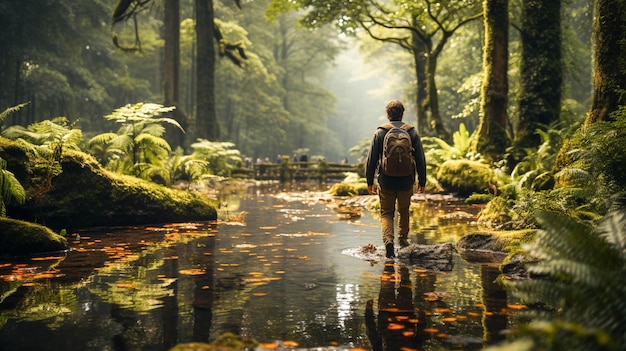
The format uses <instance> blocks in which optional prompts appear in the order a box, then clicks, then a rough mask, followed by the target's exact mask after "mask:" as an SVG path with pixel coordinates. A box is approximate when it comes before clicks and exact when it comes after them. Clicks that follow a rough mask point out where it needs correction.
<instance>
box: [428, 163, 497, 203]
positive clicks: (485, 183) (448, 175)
mask: <svg viewBox="0 0 626 351" xmlns="http://www.w3.org/2000/svg"><path fill="white" fill-rule="evenodd" d="M437 180H438V181H439V183H440V184H441V186H442V187H443V188H444V189H445V191H448V192H451V193H457V194H458V195H460V196H468V195H470V194H472V193H487V192H488V191H489V184H495V175H494V172H493V170H492V169H491V168H489V166H488V165H486V164H484V163H480V162H477V161H470V160H448V161H446V162H444V163H443V164H442V165H441V167H439V172H438V173H437Z"/></svg>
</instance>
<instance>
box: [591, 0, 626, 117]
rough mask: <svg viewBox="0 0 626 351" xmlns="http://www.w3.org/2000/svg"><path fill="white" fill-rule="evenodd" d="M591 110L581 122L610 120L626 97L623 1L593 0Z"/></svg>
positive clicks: (625, 6) (625, 12)
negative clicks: (592, 89) (593, 46)
mask: <svg viewBox="0 0 626 351" xmlns="http://www.w3.org/2000/svg"><path fill="white" fill-rule="evenodd" d="M593 30H594V41H595V48H594V53H593V56H594V63H595V67H594V75H593V78H594V79H593V88H594V91H593V100H592V103H591V111H590V113H589V114H588V115H587V120H586V121H585V124H589V123H593V122H598V121H604V120H607V121H610V120H611V116H610V113H611V112H614V111H615V110H617V107H618V106H619V105H624V99H625V98H626V93H624V91H625V90H626V55H625V53H626V1H624V0H596V1H595V22H594V28H593Z"/></svg>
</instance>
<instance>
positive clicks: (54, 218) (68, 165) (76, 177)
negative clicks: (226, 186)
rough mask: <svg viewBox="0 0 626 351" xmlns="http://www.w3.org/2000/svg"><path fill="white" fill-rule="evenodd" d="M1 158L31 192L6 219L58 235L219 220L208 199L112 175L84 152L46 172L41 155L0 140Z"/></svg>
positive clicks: (65, 156)
mask: <svg viewBox="0 0 626 351" xmlns="http://www.w3.org/2000/svg"><path fill="white" fill-rule="evenodd" d="M29 155H30V156H29ZM0 157H1V158H3V159H4V160H6V162H7V169H8V170H9V171H11V172H12V173H13V174H14V175H15V177H16V178H17V179H18V180H19V182H20V183H21V184H22V186H23V187H24V188H25V189H26V192H27V199H26V201H25V202H24V203H23V204H16V203H9V204H7V211H6V213H7V217H10V218H14V219H19V220H23V221H27V222H32V223H38V224H41V225H44V226H46V227H49V228H51V229H52V230H53V231H57V232H59V231H61V230H63V229H67V230H72V229H79V228H89V227H100V226H106V227H110V226H123V225H138V224H153V223H168V222H185V221H210V220H215V219H217V211H216V206H215V200H212V199H209V198H208V197H207V196H205V195H203V194H200V193H198V192H193V191H185V190H177V189H171V188H168V187H165V186H162V185H158V184H155V183H151V182H148V181H145V180H140V179H138V178H135V177H130V176H122V175H118V174H115V173H112V172H109V171H107V170H105V169H104V168H103V167H102V166H101V165H100V164H99V163H98V162H97V161H96V160H95V159H94V158H93V157H91V156H90V155H87V154H85V153H83V152H80V151H74V150H64V151H63V153H62V155H61V156H60V157H58V158H56V159H55V160H54V161H51V162H50V168H49V169H46V168H43V167H41V155H37V157H38V158H37V159H35V158H33V156H32V153H31V152H29V151H28V150H26V149H24V148H23V147H22V146H21V145H19V144H18V143H15V142H11V141H8V140H7V139H4V138H2V137H0ZM50 169H52V171H50Z"/></svg>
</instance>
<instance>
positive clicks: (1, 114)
mask: <svg viewBox="0 0 626 351" xmlns="http://www.w3.org/2000/svg"><path fill="white" fill-rule="evenodd" d="M26 105H28V102H25V103H21V104H18V105H15V106H11V107H9V108H7V109H6V110H4V111H2V112H0V126H2V123H4V120H5V119H6V118H7V117H8V116H9V115H10V114H12V113H15V112H17V111H19V110H21V109H22V108H24V106H26ZM1 129H2V128H0V130H1Z"/></svg>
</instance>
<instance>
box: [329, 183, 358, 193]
mask: <svg viewBox="0 0 626 351" xmlns="http://www.w3.org/2000/svg"><path fill="white" fill-rule="evenodd" d="M328 192H329V193H330V194H331V195H334V196H354V195H356V194H357V191H356V189H355V188H354V186H353V185H352V184H348V183H336V184H333V186H332V187H331V188H330V190H329V191H328Z"/></svg>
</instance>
